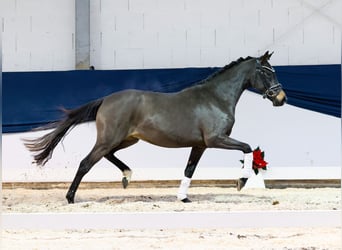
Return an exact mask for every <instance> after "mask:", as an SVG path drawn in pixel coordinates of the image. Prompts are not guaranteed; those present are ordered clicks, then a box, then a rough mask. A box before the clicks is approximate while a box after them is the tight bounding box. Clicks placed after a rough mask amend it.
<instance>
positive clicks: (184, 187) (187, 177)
mask: <svg viewBox="0 0 342 250" xmlns="http://www.w3.org/2000/svg"><path fill="white" fill-rule="evenodd" d="M204 150H205V148H197V147H193V148H192V149H191V153H190V157H189V160H188V163H187V165H186V168H185V170H184V178H183V180H182V181H181V184H180V186H179V189H178V194H177V198H178V199H179V200H181V201H182V202H191V201H190V200H189V199H188V197H187V193H188V189H189V187H190V183H191V178H192V176H193V174H194V172H195V169H196V166H197V164H198V162H199V160H200V159H201V156H202V155H203V153H204Z"/></svg>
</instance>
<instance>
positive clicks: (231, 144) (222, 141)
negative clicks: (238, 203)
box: [207, 136, 253, 190]
mask: <svg viewBox="0 0 342 250" xmlns="http://www.w3.org/2000/svg"><path fill="white" fill-rule="evenodd" d="M207 144H208V147H211V148H222V149H233V150H234V149H235V150H240V151H242V152H243V153H244V164H243V165H244V166H243V169H242V172H241V177H240V178H239V180H238V181H237V189H238V190H241V189H242V188H243V187H244V186H245V184H246V182H247V180H248V178H249V177H251V175H252V174H253V152H252V149H251V147H250V146H249V145H248V144H246V143H243V142H240V141H238V140H235V139H233V138H230V137H228V136H217V137H215V138H211V139H210V140H207Z"/></svg>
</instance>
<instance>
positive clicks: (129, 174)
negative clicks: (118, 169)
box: [122, 170, 132, 182]
mask: <svg viewBox="0 0 342 250" xmlns="http://www.w3.org/2000/svg"><path fill="white" fill-rule="evenodd" d="M122 174H123V176H124V177H126V179H127V181H128V182H130V181H131V179H132V170H124V171H123V173H122Z"/></svg>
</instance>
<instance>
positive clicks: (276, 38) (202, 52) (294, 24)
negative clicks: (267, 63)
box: [93, 0, 342, 68]
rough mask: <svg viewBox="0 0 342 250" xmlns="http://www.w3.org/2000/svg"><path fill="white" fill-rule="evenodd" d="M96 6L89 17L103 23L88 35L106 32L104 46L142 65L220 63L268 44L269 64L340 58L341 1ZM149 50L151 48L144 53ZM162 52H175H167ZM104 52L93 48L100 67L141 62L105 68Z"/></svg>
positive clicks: (136, 1)
mask: <svg viewBox="0 0 342 250" xmlns="http://www.w3.org/2000/svg"><path fill="white" fill-rule="evenodd" d="M93 4H94V5H101V9H102V10H103V11H101V12H100V13H97V14H96V15H100V17H96V16H94V18H96V19H100V20H101V22H100V24H99V26H98V27H97V30H96V29H94V30H93V32H94V33H93V34H94V35H95V36H97V33H98V32H99V31H101V32H103V34H104V33H108V34H106V36H103V38H105V39H109V40H110V41H111V44H112V45H109V47H111V48H108V47H106V48H102V50H103V49H105V50H108V51H110V50H115V51H116V53H120V54H121V52H120V50H122V49H124V51H127V49H128V48H132V49H134V50H137V49H142V50H143V51H145V52H144V55H143V57H144V59H143V60H144V63H143V67H144V68H152V67H157V68H165V67H170V65H171V67H188V66H223V65H224V64H226V63H228V62H230V61H231V60H236V59H237V58H238V57H240V56H248V55H251V56H257V55H260V54H261V53H263V52H264V51H265V50H275V54H274V57H273V58H272V63H273V64H274V65H288V64H331V63H339V62H340V57H339V56H337V55H338V54H339V53H340V50H341V48H340V47H341V46H340V44H341V41H340V37H341V20H339V18H338V17H339V11H340V9H341V8H342V2H341V1H324V0H318V1H314V2H312V1H299V0H290V1H281V0H257V1H250V0H249V1H246V0H245V1H242V0H241V1H223V0H215V1H208V0H201V1H198V0H177V1H171V0H169V1H165V0H163V1H161V0H159V1H157V0H149V1H142V0H126V1H124V0H121V1H104V0H102V1H97V2H95V3H93ZM116 6H117V8H116ZM113 17H114V18H113ZM113 20H114V24H112V22H113ZM103 22H106V24H103V25H102V23H103ZM107 26H110V29H108V28H106V27H107ZM112 26H114V27H112ZM113 30H114V31H113ZM117 32H120V33H117ZM318 34H320V35H318ZM118 36H120V37H118ZM151 37H158V40H157V41H155V40H154V39H152V40H151ZM113 39H114V40H115V41H117V43H115V41H113ZM184 39H185V43H184ZM155 42H157V44H155ZM132 44H133V46H132ZM93 46H94V48H98V46H96V45H93ZM151 48H155V49H156V50H155V52H156V53H151V54H149V53H146V51H151V50H150V49H151ZM323 48H325V49H324V53H323V51H322V50H323ZM160 51H163V52H164V53H158V52H160ZM166 51H172V52H171V53H172V56H171V57H170V56H169V53H166ZM210 51H211V52H212V53H213V54H212V55H211V56H210V54H209V53H210ZM106 54H107V55H108V56H109V57H111V52H109V53H105V52H101V51H98V50H97V49H95V50H94V51H93V60H94V62H96V63H97V64H98V67H97V68H125V67H127V65H130V67H135V66H133V65H141V64H137V63H128V62H127V61H126V63H125V64H123V65H120V63H118V61H117V62H116V64H115V65H112V66H111V65H110V64H107V63H106V67H103V65H101V61H106V62H107V61H108V60H105V59H104V58H103V56H106ZM181 55H182V56H181ZM223 55H224V56H226V58H223ZM162 56H167V57H166V58H160V57H162ZM187 56H192V57H193V58H187ZM98 57H101V59H99V58H98ZM168 60H170V61H168ZM189 63H190V65H189Z"/></svg>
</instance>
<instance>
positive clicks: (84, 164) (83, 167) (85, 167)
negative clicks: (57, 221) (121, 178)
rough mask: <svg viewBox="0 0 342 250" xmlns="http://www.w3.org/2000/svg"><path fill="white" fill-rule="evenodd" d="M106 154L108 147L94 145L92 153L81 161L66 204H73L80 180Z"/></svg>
mask: <svg viewBox="0 0 342 250" xmlns="http://www.w3.org/2000/svg"><path fill="white" fill-rule="evenodd" d="M107 152H108V147H106V146H103V145H102V146H101V145H97V144H95V146H94V148H93V149H92V151H91V152H90V153H89V154H88V155H87V156H86V157H85V158H84V159H83V160H82V161H81V163H80V166H79V168H78V170H77V173H76V176H75V178H74V180H73V182H72V183H71V185H70V188H69V191H68V193H67V195H66V198H67V200H68V203H69V204H70V203H74V199H75V194H76V191H77V188H78V186H79V185H80V183H81V180H82V178H83V177H84V176H85V175H86V174H87V173H88V172H89V170H90V169H91V168H92V167H93V166H94V165H95V163H96V162H98V161H99V160H100V159H101V158H102V157H103V156H104V155H105V154H107Z"/></svg>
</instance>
